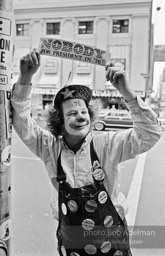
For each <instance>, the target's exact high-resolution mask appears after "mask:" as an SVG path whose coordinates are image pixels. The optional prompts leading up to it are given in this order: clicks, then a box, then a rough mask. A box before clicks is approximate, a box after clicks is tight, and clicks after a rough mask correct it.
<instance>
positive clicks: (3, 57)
mask: <svg viewBox="0 0 165 256" xmlns="http://www.w3.org/2000/svg"><path fill="white" fill-rule="evenodd" d="M14 31H15V29H14V14H13V0H0V255H10V235H11V212H10V210H11V203H10V201H11V135H12V132H11V131H12V129H11V127H12V125H11V123H12V120H11V109H10V88H11V82H10V80H11V73H12V60H13V49H14V47H13V36H14ZM3 246H4V248H3Z"/></svg>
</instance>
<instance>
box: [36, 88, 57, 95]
mask: <svg viewBox="0 0 165 256" xmlns="http://www.w3.org/2000/svg"><path fill="white" fill-rule="evenodd" d="M58 91H59V89H52V88H33V89H32V94H47V95H56V93H57V92H58Z"/></svg>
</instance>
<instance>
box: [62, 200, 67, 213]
mask: <svg viewBox="0 0 165 256" xmlns="http://www.w3.org/2000/svg"><path fill="white" fill-rule="evenodd" d="M61 209H62V213H63V214H64V215H66V214H67V208H66V205H65V204H64V203H62V204H61Z"/></svg>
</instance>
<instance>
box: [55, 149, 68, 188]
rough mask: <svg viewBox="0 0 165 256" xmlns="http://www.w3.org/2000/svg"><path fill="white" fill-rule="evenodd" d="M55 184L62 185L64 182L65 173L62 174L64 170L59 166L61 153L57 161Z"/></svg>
mask: <svg viewBox="0 0 165 256" xmlns="http://www.w3.org/2000/svg"><path fill="white" fill-rule="evenodd" d="M56 180H57V182H59V183H62V182H64V181H66V173H64V170H63V168H62V165H61V152H60V155H59V156H58V159H57V178H56Z"/></svg>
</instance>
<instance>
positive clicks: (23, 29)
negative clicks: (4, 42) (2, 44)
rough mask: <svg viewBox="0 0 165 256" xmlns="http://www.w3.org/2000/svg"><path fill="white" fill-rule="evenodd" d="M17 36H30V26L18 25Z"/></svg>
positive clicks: (26, 24)
mask: <svg viewBox="0 0 165 256" xmlns="http://www.w3.org/2000/svg"><path fill="white" fill-rule="evenodd" d="M16 35H17V36H28V35H29V24H28V23H24V24H16Z"/></svg>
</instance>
